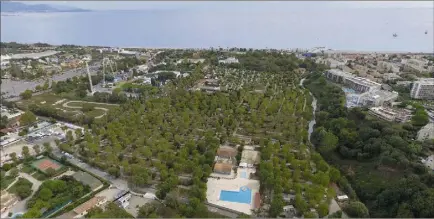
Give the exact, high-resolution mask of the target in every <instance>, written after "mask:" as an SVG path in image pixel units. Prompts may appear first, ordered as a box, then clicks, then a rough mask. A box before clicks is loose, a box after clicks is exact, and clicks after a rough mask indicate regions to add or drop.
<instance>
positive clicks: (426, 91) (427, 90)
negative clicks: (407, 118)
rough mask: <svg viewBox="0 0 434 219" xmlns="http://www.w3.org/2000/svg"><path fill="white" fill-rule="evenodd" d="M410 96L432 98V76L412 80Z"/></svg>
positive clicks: (433, 89) (433, 84)
mask: <svg viewBox="0 0 434 219" xmlns="http://www.w3.org/2000/svg"><path fill="white" fill-rule="evenodd" d="M410 96H411V98H414V99H423V100H433V99H434V78H420V79H419V80H418V81H414V82H413V86H412V88H411V92H410Z"/></svg>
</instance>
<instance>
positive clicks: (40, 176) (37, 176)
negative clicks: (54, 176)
mask: <svg viewBox="0 0 434 219" xmlns="http://www.w3.org/2000/svg"><path fill="white" fill-rule="evenodd" d="M32 176H33V177H34V178H35V179H37V180H39V181H44V180H46V179H48V177H47V176H46V175H45V174H43V173H41V172H38V171H36V172H35V173H33V174H32Z"/></svg>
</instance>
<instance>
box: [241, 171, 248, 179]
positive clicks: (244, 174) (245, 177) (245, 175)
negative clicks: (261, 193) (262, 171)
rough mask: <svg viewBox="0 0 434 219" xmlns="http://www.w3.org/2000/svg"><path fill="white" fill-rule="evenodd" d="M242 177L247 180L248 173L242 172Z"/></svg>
mask: <svg viewBox="0 0 434 219" xmlns="http://www.w3.org/2000/svg"><path fill="white" fill-rule="evenodd" d="M240 177H241V178H244V179H247V173H246V172H245V171H242V172H241V173H240Z"/></svg>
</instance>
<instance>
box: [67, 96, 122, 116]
mask: <svg viewBox="0 0 434 219" xmlns="http://www.w3.org/2000/svg"><path fill="white" fill-rule="evenodd" d="M70 103H90V104H97V105H106V106H107V105H108V106H119V105H118V104H110V103H98V102H87V101H80V100H73V101H68V102H65V103H63V104H62V107H64V108H70V109H81V108H83V107H82V106H69V105H68V104H70ZM95 109H98V110H103V111H104V113H103V114H102V115H100V116H97V117H95V119H100V118H102V117H103V116H105V115H106V114H107V112H108V109H107V108H104V107H95Z"/></svg>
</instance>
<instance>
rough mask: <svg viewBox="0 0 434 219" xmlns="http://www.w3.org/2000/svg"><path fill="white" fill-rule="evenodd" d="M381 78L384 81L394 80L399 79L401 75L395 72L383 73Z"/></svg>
mask: <svg viewBox="0 0 434 219" xmlns="http://www.w3.org/2000/svg"><path fill="white" fill-rule="evenodd" d="M383 79H384V80H386V81H394V80H398V79H401V76H399V75H397V74H396V73H384V74H383Z"/></svg>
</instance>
